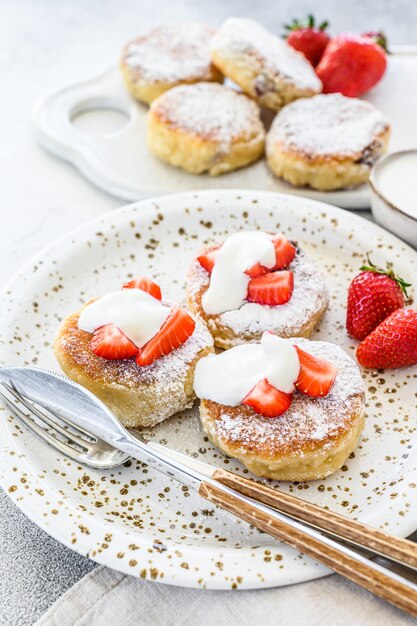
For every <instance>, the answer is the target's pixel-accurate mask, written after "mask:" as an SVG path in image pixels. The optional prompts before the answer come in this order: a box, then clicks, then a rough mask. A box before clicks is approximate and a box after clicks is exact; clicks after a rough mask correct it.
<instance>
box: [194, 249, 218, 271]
mask: <svg viewBox="0 0 417 626" xmlns="http://www.w3.org/2000/svg"><path fill="white" fill-rule="evenodd" d="M220 247H221V246H213V247H212V248H208V249H207V250H206V251H205V252H204V254H200V256H198V257H197V261H198V262H199V263H200V265H201V267H203V268H204V269H205V270H206V272H208V273H209V274H211V272H212V271H213V267H214V262H215V260H216V254H215V253H216V251H217V250H219V248H220Z"/></svg>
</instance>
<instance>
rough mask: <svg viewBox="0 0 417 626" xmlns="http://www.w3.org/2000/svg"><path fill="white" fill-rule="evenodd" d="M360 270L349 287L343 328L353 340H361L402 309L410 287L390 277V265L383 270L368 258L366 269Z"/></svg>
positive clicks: (401, 280) (391, 273) (393, 275)
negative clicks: (389, 316) (344, 326)
mask: <svg viewBox="0 0 417 626" xmlns="http://www.w3.org/2000/svg"><path fill="white" fill-rule="evenodd" d="M360 269H361V270H362V271H361V273H360V274H358V276H356V277H355V278H354V279H353V280H352V282H351V284H350V287H349V291H348V299H347V312H346V328H347V331H348V333H349V335H351V337H355V339H364V338H365V337H366V336H367V335H369V333H370V332H372V331H373V330H374V328H376V327H377V326H378V324H380V323H381V322H382V321H383V320H384V319H385V318H386V317H387V316H388V315H389V314H390V313H392V311H395V310H396V309H401V308H403V307H404V305H405V299H406V298H407V287H410V284H409V283H406V282H405V281H404V280H403V279H402V278H399V277H398V276H397V275H396V274H395V273H394V270H393V267H392V264H391V263H387V268H386V269H385V270H384V269H382V268H381V267H377V266H376V265H374V264H373V263H372V262H371V260H370V259H369V257H368V265H363V266H362V267H361V268H360Z"/></svg>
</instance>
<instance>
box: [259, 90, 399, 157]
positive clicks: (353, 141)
mask: <svg viewBox="0 0 417 626" xmlns="http://www.w3.org/2000/svg"><path fill="white" fill-rule="evenodd" d="M388 127H389V122H388V120H387V118H386V117H385V116H384V115H383V114H382V113H381V112H380V111H379V110H378V109H377V108H375V107H374V106H373V105H372V104H371V103H370V102H366V101H364V100H358V99H356V98H346V97H345V96H342V95H341V94H327V95H325V94H321V95H318V96H314V97H313V98H307V99H301V100H297V101H296V102H293V103H291V104H289V105H288V106H286V107H285V108H283V109H282V110H281V111H280V112H279V113H278V115H277V116H276V118H275V120H274V122H273V123H272V126H271V129H270V131H269V133H268V136H267V150H269V149H270V150H273V149H274V144H276V143H279V144H281V145H283V146H284V148H288V149H292V150H297V151H301V152H304V153H307V154H311V155H325V156H326V155H331V156H333V155H335V154H338V155H342V156H352V155H356V154H361V153H362V152H363V150H365V149H366V148H367V147H369V146H370V145H371V144H372V143H373V142H374V141H375V140H377V135H378V134H379V133H382V132H384V131H385V130H386V129H387V128H388Z"/></svg>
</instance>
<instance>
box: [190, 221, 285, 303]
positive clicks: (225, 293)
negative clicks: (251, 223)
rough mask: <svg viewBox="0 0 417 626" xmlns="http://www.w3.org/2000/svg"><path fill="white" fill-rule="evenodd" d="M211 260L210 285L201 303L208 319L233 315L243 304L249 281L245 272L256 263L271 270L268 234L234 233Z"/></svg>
mask: <svg viewBox="0 0 417 626" xmlns="http://www.w3.org/2000/svg"><path fill="white" fill-rule="evenodd" d="M215 259H216V262H215V264H214V267H213V271H212V273H211V276H210V285H209V287H208V289H207V291H206V292H205V293H204V294H203V297H202V301H201V303H202V306H203V309H204V311H205V312H206V313H207V314H208V315H216V314H219V313H224V312H225V311H233V310H235V309H239V308H240V307H241V306H242V305H243V304H244V303H245V301H246V297H247V294H248V284H249V281H250V277H249V276H248V275H247V274H245V270H247V269H249V268H250V267H252V266H253V265H256V263H260V264H261V265H263V266H265V267H268V268H272V267H274V265H275V247H274V243H273V241H272V237H271V235H268V233H264V232H260V231H246V232H242V233H235V234H234V235H231V236H230V237H228V238H227V239H226V241H225V242H224V243H223V245H222V247H221V248H220V249H219V250H218V251H217V252H216V253H215Z"/></svg>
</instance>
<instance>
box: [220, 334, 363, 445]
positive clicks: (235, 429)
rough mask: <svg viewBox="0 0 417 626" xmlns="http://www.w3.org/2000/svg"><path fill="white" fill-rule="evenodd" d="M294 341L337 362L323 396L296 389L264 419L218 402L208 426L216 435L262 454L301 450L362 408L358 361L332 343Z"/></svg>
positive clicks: (337, 429) (330, 434)
mask: <svg viewBox="0 0 417 626" xmlns="http://www.w3.org/2000/svg"><path fill="white" fill-rule="evenodd" d="M292 341H293V343H294V344H296V345H299V346H300V347H302V349H303V350H305V351H306V352H309V353H310V354H312V355H314V356H317V357H319V358H323V359H326V360H328V361H330V362H331V363H334V364H335V365H336V366H337V367H338V374H337V376H336V380H335V382H334V384H333V386H332V388H331V390H330V392H329V393H328V395H327V396H325V397H323V398H310V397H308V396H305V395H303V394H301V393H299V392H297V391H296V392H295V393H294V397H293V402H292V404H291V406H290V408H289V409H288V410H287V411H286V412H285V413H284V414H283V415H281V416H280V417H279V418H276V419H267V418H264V417H261V416H260V415H255V414H254V413H253V412H249V411H246V410H244V411H242V409H244V407H240V408H238V409H233V408H230V407H225V406H221V412H220V417H219V419H216V420H213V422H211V426H210V427H213V428H214V429H215V430H216V432H217V435H218V436H219V437H220V438H223V439H226V440H227V441H228V442H230V443H232V444H235V445H238V446H239V448H240V449H241V450H243V451H244V450H245V449H247V450H252V451H253V450H256V451H262V452H264V453H265V454H268V453H270V454H273V453H278V452H279V453H283V454H285V452H286V451H290V450H291V451H292V452H295V451H297V452H300V453H302V451H303V448H305V447H306V444H307V446H308V444H309V443H310V444H314V443H317V444H319V443H321V444H324V445H326V443H329V444H330V442H331V438H332V437H335V436H338V435H340V434H341V433H342V432H343V431H344V430H345V429H346V428H349V425H350V423H351V421H352V420H353V419H355V418H356V414H357V413H360V412H361V411H362V406H363V401H364V386H363V382H362V378H361V375H360V371H359V368H358V366H357V365H356V363H355V362H354V361H353V360H352V359H351V358H350V357H349V356H348V355H347V354H346V353H345V352H344V351H343V350H342V349H341V348H339V346H336V345H335V344H331V343H328V342H325V341H309V340H307V339H301V338H298V339H293V340H292Z"/></svg>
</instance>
